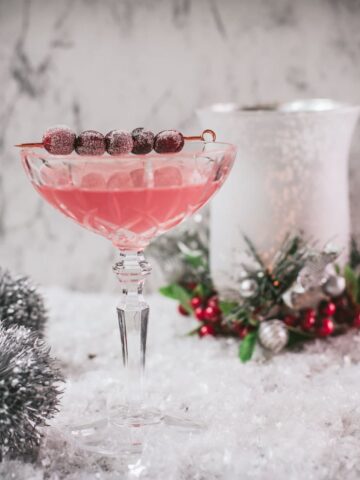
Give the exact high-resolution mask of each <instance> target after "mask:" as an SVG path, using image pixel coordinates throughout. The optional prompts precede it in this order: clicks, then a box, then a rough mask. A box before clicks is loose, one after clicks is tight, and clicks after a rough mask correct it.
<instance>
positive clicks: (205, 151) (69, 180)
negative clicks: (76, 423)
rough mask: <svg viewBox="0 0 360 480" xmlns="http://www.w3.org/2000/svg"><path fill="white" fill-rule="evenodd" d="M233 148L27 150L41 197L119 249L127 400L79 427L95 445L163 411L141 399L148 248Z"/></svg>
mask: <svg viewBox="0 0 360 480" xmlns="http://www.w3.org/2000/svg"><path fill="white" fill-rule="evenodd" d="M235 154H236V151H235V147H234V146H232V145H229V144H225V143H217V142H205V141H196V142H187V143H186V145H185V148H184V149H183V150H182V151H181V152H179V153H172V154H158V153H149V154H146V155H132V154H127V155H120V156H110V155H107V154H104V155H100V156H86V155H77V154H72V155H63V156H61V155H56V156H55V155H51V154H49V153H46V152H45V151H44V150H43V149H35V148H24V149H23V150H22V161H23V165H24V167H25V170H26V172H27V174H28V176H29V178H30V180H31V182H32V184H33V185H34V187H35V189H36V190H37V191H38V193H39V194H40V195H41V196H42V198H44V199H45V200H46V201H47V202H48V203H50V204H51V205H52V206H53V207H55V208H56V209H58V210H59V211H61V212H62V213H63V214H65V215H66V216H68V217H70V218H71V219H73V220H74V221H75V222H77V223H78V224H80V225H81V226H83V227H85V228H87V229H89V230H92V231H94V232H96V233H98V234H100V235H103V236H105V237H106V238H108V239H109V240H111V241H112V243H113V244H114V246H115V247H116V248H117V249H118V250H119V251H120V260H119V261H118V262H117V263H116V264H115V266H114V271H115V273H116V275H117V277H118V279H119V281H120V283H121V292H122V294H121V299H120V302H119V304H118V307H117V312H118V321H119V327H120V336H121V345H122V357H123V363H124V365H125V366H126V367H127V371H128V376H129V382H128V383H129V385H128V402H127V403H126V405H125V406H123V407H121V408H118V409H117V412H116V415H114V416H111V417H109V416H108V417H107V418H106V419H104V420H103V421H101V422H96V423H95V424H91V425H86V426H85V427H81V428H78V429H76V430H74V432H75V434H76V435H77V436H78V437H81V438H85V440H84V441H85V443H86V442H90V443H88V445H91V448H92V449H95V450H96V447H95V445H96V444H97V441H96V438H99V439H100V438H101V439H102V440H101V441H100V440H99V442H100V443H102V445H101V448H99V449H98V450H97V451H101V452H105V451H106V452H110V453H111V452H115V451H116V450H118V444H119V440H118V439H117V437H116V435H114V433H113V431H112V429H113V427H114V426H119V425H121V426H124V425H130V424H131V425H133V424H134V422H135V423H136V425H141V424H148V423H152V422H155V421H161V419H162V418H163V417H162V416H161V415H159V414H158V413H156V414H154V411H153V410H152V411H151V412H149V411H147V412H146V411H143V410H142V408H141V404H140V401H139V392H140V390H141V389H140V387H139V379H140V378H141V374H142V370H143V368H144V365H145V352H146V337H147V325H148V317H149V307H148V305H147V303H146V302H145V300H144V297H143V295H142V290H143V284H144V277H145V276H146V275H148V274H149V273H150V270H151V268H150V264H149V263H148V262H147V261H146V259H145V257H144V255H143V250H144V248H145V247H146V246H147V245H148V244H149V243H150V241H151V240H153V239H154V238H155V237H157V236H158V235H160V234H162V233H164V232H166V231H168V230H169V229H171V228H173V227H174V226H176V225H178V224H179V223H180V222H182V221H183V220H185V219H186V218H187V217H189V216H190V215H192V214H193V213H194V212H196V211H197V210H198V209H199V208H201V207H202V206H203V205H204V204H205V203H206V202H207V201H208V200H209V199H210V197H211V196H212V195H213V194H214V193H215V192H216V191H217V190H218V189H219V188H220V187H221V185H222V184H223V182H224V181H225V179H226V177H227V175H228V174H229V172H230V170H231V167H232V164H233V162H234V159H235ZM167 418H169V417H167ZM104 429H105V432H106V433H105V434H104ZM105 437H106V439H107V445H106V447H104V444H103V443H104V438H105Z"/></svg>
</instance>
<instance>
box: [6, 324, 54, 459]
mask: <svg viewBox="0 0 360 480" xmlns="http://www.w3.org/2000/svg"><path fill="white" fill-rule="evenodd" d="M61 381H63V377H62V375H61V373H60V370H59V369H58V368H57V367H56V365H55V364H54V360H53V358H52V357H51V356H50V355H49V348H48V347H47V346H46V345H45V343H44V342H43V340H41V339H39V338H38V336H37V335H36V334H35V333H34V332H31V330H29V329H27V328H24V327H10V328H8V329H6V328H4V327H3V326H0V460H1V459H2V458H4V456H9V457H17V456H25V455H29V454H32V453H33V452H34V449H36V447H37V446H38V445H39V443H40V439H41V433H40V431H39V429H38V427H39V426H42V425H46V421H47V420H48V419H49V418H51V417H53V415H54V414H55V413H56V412H57V405H58V402H59V395H60V393H61V390H60V388H59V382H61Z"/></svg>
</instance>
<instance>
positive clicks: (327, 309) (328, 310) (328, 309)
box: [320, 302, 336, 317]
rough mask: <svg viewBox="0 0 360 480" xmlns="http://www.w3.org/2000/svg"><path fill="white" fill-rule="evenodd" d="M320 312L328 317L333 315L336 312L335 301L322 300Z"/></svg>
mask: <svg viewBox="0 0 360 480" xmlns="http://www.w3.org/2000/svg"><path fill="white" fill-rule="evenodd" d="M320 312H321V313H322V314H323V315H325V316H327V317H331V316H332V315H334V313H335V312H336V305H335V303H334V302H322V303H321V304H320Z"/></svg>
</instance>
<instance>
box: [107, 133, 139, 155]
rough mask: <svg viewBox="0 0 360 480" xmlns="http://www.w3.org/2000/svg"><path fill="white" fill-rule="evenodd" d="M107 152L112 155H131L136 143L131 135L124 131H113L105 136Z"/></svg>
mask: <svg viewBox="0 0 360 480" xmlns="http://www.w3.org/2000/svg"><path fill="white" fill-rule="evenodd" d="M105 143H106V151H107V152H108V153H109V154H110V155H122V154H125V153H130V152H131V150H132V148H133V146H134V142H133V139H132V136H131V133H129V132H125V131H124V130H111V132H109V133H107V134H106V136H105Z"/></svg>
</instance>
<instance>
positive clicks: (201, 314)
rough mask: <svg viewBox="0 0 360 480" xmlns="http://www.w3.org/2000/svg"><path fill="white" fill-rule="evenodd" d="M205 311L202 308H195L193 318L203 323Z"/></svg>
mask: <svg viewBox="0 0 360 480" xmlns="http://www.w3.org/2000/svg"><path fill="white" fill-rule="evenodd" d="M204 314H205V310H204V309H203V308H202V307H197V308H195V317H196V318H197V319H198V320H200V321H203V320H205V315H204Z"/></svg>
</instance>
